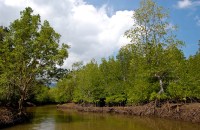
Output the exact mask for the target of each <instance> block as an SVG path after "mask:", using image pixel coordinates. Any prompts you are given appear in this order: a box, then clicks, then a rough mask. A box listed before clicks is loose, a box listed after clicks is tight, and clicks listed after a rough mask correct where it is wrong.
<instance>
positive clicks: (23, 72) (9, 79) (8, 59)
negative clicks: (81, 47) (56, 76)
mask: <svg viewBox="0 0 200 130" xmlns="http://www.w3.org/2000/svg"><path fill="white" fill-rule="evenodd" d="M20 15H21V17H20V18H19V19H17V20H15V21H13V22H12V23H11V24H10V26H9V28H8V29H7V30H6V31H4V32H6V33H5V34H4V33H2V29H1V30H0V35H1V41H0V42H1V43H0V53H1V55H2V56H3V57H2V56H1V57H0V70H1V72H0V77H1V80H0V81H1V84H3V85H4V86H6V88H10V87H11V89H12V90H13V89H15V90H13V91H17V93H18V94H19V95H20V99H19V110H20V112H21V111H22V109H23V102H24V100H26V99H27V98H28V97H29V96H30V95H31V93H29V92H31V89H33V87H36V86H37V85H36V84H37V82H38V80H41V81H45V80H46V81H47V79H50V78H52V76H53V75H52V73H53V72H55V68H56V65H62V64H63V60H64V59H65V58H67V57H68V52H67V49H68V48H69V47H68V45H67V44H62V45H61V46H59V40H60V37H61V36H60V34H58V33H57V32H55V30H54V29H53V28H52V27H51V26H50V24H49V22H48V21H46V20H45V21H44V22H43V23H41V20H40V16H39V15H34V14H33V10H32V9H31V8H30V7H27V8H26V9H25V10H24V11H22V12H21V13H20ZM2 37H3V38H2ZM40 96H41V95H40ZM42 98H43V96H41V97H38V99H39V100H43V99H42Z"/></svg>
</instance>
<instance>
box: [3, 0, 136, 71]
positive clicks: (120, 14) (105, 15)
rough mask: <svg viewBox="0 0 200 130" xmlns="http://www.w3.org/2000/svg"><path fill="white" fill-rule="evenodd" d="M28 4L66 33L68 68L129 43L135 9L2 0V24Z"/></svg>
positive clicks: (76, 1)
mask: <svg viewBox="0 0 200 130" xmlns="http://www.w3.org/2000/svg"><path fill="white" fill-rule="evenodd" d="M27 6H30V7H32V8H33V10H34V12H35V13H39V14H40V15H41V18H42V20H44V19H46V20H48V21H49V22H50V24H51V25H52V26H53V27H54V29H55V30H56V31H57V32H58V33H60V34H61V35H62V38H61V41H62V42H65V43H68V44H70V46H71V49H70V50H69V58H68V59H67V60H66V61H65V63H64V67H68V68H69V67H70V66H71V64H72V63H73V62H76V61H80V60H81V61H83V62H84V63H86V62H88V61H89V60H91V59H92V58H95V59H97V61H99V60H100V59H101V58H102V57H108V56H110V55H112V54H114V53H116V52H117V51H118V50H119V48H120V47H121V46H122V45H125V44H127V43H128V42H129V41H128V40H127V39H126V38H125V37H123V35H124V32H125V31H126V30H127V29H129V28H130V27H131V26H132V25H133V20H132V18H131V17H132V14H133V11H127V10H124V11H117V12H109V11H110V7H107V6H106V5H103V6H102V7H100V8H96V7H95V6H93V5H90V4H87V2H85V1H83V0H51V1H46V0H34V1H27V0H19V1H17V2H16V1H13V0H0V17H1V21H0V24H2V25H5V26H8V25H9V23H10V22H12V21H13V20H14V19H17V18H19V12H20V11H21V10H23V9H24V8H25V7H27Z"/></svg>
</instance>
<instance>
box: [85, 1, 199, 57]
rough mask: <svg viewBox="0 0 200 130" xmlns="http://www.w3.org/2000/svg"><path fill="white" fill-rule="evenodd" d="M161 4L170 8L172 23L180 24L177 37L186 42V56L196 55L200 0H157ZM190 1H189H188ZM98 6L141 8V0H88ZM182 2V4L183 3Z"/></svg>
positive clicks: (114, 8) (184, 47)
mask: <svg viewBox="0 0 200 130" xmlns="http://www.w3.org/2000/svg"><path fill="white" fill-rule="evenodd" d="M155 1H156V2H157V3H158V4H159V5H161V6H163V7H164V8H165V9H167V10H169V13H170V14H169V15H170V19H169V21H170V23H171V24H173V25H177V26H178V30H177V31H176V32H175V34H176V35H177V38H178V39H179V40H182V41H183V42H185V46H183V47H182V50H183V52H184V54H185V56H186V57H189V55H194V54H195V53H196V51H197V50H198V41H199V40H200V0H193V1H189V0H185V3H184V0H181V1H178V0H155ZM187 1H188V2H187ZM86 2H87V3H89V4H93V5H94V6H96V7H101V6H102V5H107V6H108V7H109V8H112V10H113V11H114V12H115V11H118V10H135V9H137V8H139V5H140V0H86ZM181 2H183V3H182V5H181Z"/></svg>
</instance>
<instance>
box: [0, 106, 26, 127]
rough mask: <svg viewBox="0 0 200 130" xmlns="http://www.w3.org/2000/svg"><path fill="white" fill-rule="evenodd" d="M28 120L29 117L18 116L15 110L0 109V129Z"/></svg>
mask: <svg viewBox="0 0 200 130" xmlns="http://www.w3.org/2000/svg"><path fill="white" fill-rule="evenodd" d="M29 120H30V115H18V114H17V110H15V109H12V108H9V107H0V129H1V128H6V127H10V126H13V125H16V124H21V123H25V122H27V121H29Z"/></svg>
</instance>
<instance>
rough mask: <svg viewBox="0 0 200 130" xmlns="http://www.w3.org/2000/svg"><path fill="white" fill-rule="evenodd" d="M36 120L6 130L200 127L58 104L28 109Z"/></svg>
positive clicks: (193, 129) (176, 129)
mask: <svg viewBox="0 0 200 130" xmlns="http://www.w3.org/2000/svg"><path fill="white" fill-rule="evenodd" d="M27 111H28V112H30V113H32V115H33V119H32V120H31V121H30V122H29V123H26V124H21V125H17V126H13V127H10V128H7V129H6V130H199V129H200V125H198V124H192V123H189V122H181V121H174V120H166V119H160V118H148V117H135V116H125V115H111V114H95V113H78V112H75V111H71V110H69V111H65V112H61V111H57V110H56V106H52V105H51V106H42V107H32V108H28V109H27Z"/></svg>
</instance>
